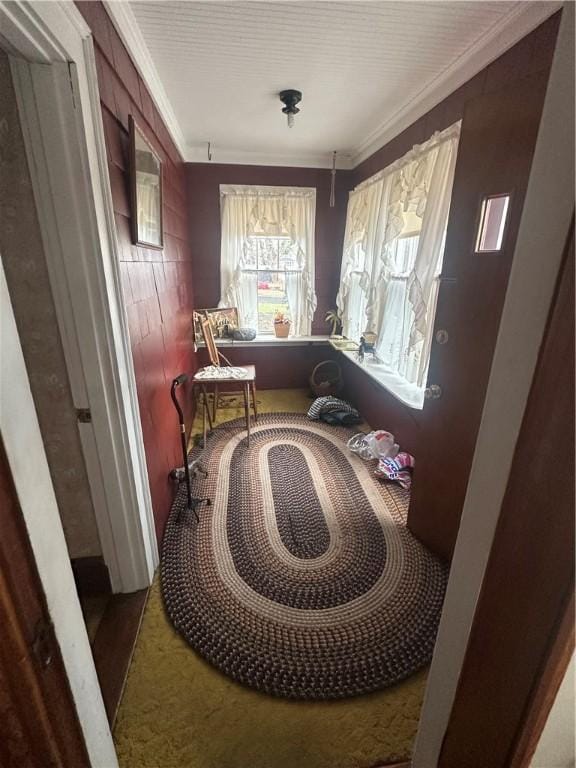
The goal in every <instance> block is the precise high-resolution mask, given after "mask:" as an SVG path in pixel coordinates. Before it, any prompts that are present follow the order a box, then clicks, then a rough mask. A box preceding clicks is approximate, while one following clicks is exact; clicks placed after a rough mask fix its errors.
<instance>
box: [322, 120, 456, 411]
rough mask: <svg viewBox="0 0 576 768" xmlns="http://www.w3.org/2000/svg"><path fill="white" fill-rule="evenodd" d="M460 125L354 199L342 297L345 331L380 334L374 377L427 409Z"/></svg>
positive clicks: (372, 182) (353, 334) (380, 176)
mask: <svg viewBox="0 0 576 768" xmlns="http://www.w3.org/2000/svg"><path fill="white" fill-rule="evenodd" d="M459 133H460V124H459V123H457V124H456V125H454V126H451V127H450V128H448V129H447V130H446V131H444V132H442V133H438V134H435V135H434V136H433V137H432V138H431V139H430V140H429V141H427V142H426V143H425V144H422V145H420V146H416V147H414V148H413V149H412V150H411V151H410V152H408V153H407V155H405V156H404V157H403V158H401V159H400V160H399V161H397V162H396V163H394V164H392V165H391V166H389V167H388V168H385V169H384V170H383V171H382V172H380V173H379V174H376V176H373V177H372V178H370V179H367V180H366V181H365V182H364V183H363V184H361V185H360V186H359V187H357V188H356V189H355V190H353V191H352V192H351V193H350V199H349V202H348V211H347V220H346V234H345V238H344V253H343V257H342V271H341V280H340V291H339V294H338V298H337V304H338V309H339V311H340V316H341V320H342V326H343V332H344V334H345V335H346V336H347V337H348V338H351V339H353V340H355V341H359V339H360V336H362V335H363V334H364V333H365V332H372V333H375V334H376V343H375V353H376V361H375V362H374V363H371V373H372V374H373V375H376V371H377V372H378V373H377V376H376V377H377V378H379V379H380V380H381V381H382V383H383V384H384V385H385V386H386V387H387V388H388V389H390V390H391V391H392V392H393V393H394V394H395V395H396V396H397V397H399V398H400V399H401V400H403V401H404V402H406V403H407V404H409V405H411V406H413V407H417V408H421V407H422V405H423V402H424V388H425V385H426V376H427V373H428V362H429V358H430V346H431V341H432V331H433V326H434V316H435V312H436V298H437V295H438V284H439V277H440V273H441V270H442V259H443V254H444V240H445V234H446V224H447V221H448V211H449V206H450V196H451V192H452V182H453V177H454V166H455V160H456V152H457V147H458V137H459Z"/></svg>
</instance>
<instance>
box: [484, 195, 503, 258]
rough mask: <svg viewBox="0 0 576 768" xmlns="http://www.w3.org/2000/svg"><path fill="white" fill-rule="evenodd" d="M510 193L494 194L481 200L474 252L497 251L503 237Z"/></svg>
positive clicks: (500, 246)
mask: <svg viewBox="0 0 576 768" xmlns="http://www.w3.org/2000/svg"><path fill="white" fill-rule="evenodd" d="M509 203H510V195H495V196H494V197H487V198H485V199H484V200H483V201H482V210H481V213H480V227H479V230H478V237H477V240H476V252H477V253H481V252H482V251H499V250H500V249H501V248H502V241H503V239H504V227H505V225H506V214H507V213H508V205H509Z"/></svg>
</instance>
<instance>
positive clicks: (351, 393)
mask: <svg viewBox="0 0 576 768" xmlns="http://www.w3.org/2000/svg"><path fill="white" fill-rule="evenodd" d="M558 23H559V14H556V15H555V16H553V17H552V18H550V19H549V20H548V21H546V22H544V24H542V25H541V26H540V27H538V28H537V29H536V30H534V32H532V33H531V34H530V35H528V36H527V37H525V38H523V39H522V40H520V42H519V43H517V44H516V45H515V46H514V47H513V48H511V49H510V50H508V51H507V52H506V53H504V54H503V55H502V56H500V57H499V58H498V59H496V60H495V61H494V62H493V63H492V64H490V65H489V66H488V67H486V68H485V69H484V70H482V72H480V73H479V74H477V75H476V76H475V77H473V78H472V79H471V80H469V81H468V82H467V83H465V84H464V85H463V86H461V87H460V88H459V89H458V90H457V91H454V93H452V94H451V95H450V96H448V97H447V98H446V99H444V101H442V102H441V103H440V104H438V105H437V106H436V107H434V109H432V110H430V112H428V113H427V114H425V115H423V116H422V117H421V118H420V119H419V120H417V121H416V122H415V123H413V124H412V125H411V126H409V127H408V128H407V129H406V130H405V131H403V132H402V133H401V134H399V135H398V136H397V137H396V138H394V139H393V140H392V141H390V142H389V143H388V144H386V145H385V146H384V147H382V148H381V149H379V150H378V151H377V152H375V153H374V154H373V155H372V156H371V157H369V158H368V159H367V160H365V161H364V162H363V163H361V164H360V165H359V166H358V167H357V168H356V169H355V170H354V171H353V172H352V186H356V185H357V184H359V183H360V182H361V181H363V180H364V179H366V178H368V177H369V176H371V175H372V174H374V173H376V172H377V171H379V170H381V169H382V168H385V167H386V166H387V165H390V163H392V162H394V161H395V160H397V159H398V158H399V157H402V155H404V154H405V153H406V152H408V150H410V149H411V148H412V147H413V146H414V144H420V143H422V142H424V141H426V140H427V139H428V138H430V136H431V135H432V134H433V133H434V132H435V131H441V130H443V129H445V128H447V127H448V126H450V125H452V124H453V123H455V122H457V121H458V120H461V119H463V118H464V112H465V110H466V106H467V104H469V103H470V102H471V101H472V100H473V99H475V98H476V97H478V96H481V95H483V94H489V93H494V92H495V91H498V90H499V89H501V88H509V87H510V86H511V85H513V84H515V83H518V84H520V83H521V82H522V81H525V80H526V79H527V78H533V77H534V76H535V75H537V74H538V73H542V72H548V71H549V69H550V65H551V63H552V56H553V53H554V46H555V43H556V35H557V32H558ZM509 108H510V109H514V104H513V100H512V101H511V102H510V104H509ZM472 128H473V127H472ZM479 144H481V141H480V142H479ZM460 161H461V157H460V155H459V156H458V161H457V164H456V176H458V175H459V172H460V170H461V168H460ZM477 162H478V163H479V164H481V163H482V162H483V158H482V154H481V153H480V152H479V153H478V156H477ZM460 175H461V174H460ZM456 224H457V222H455V225H456ZM336 271H337V272H339V266H338V267H337V268H336ZM502 279H503V280H504V283H503V286H502V291H505V288H506V282H507V273H506V274H505V275H503V278H502ZM343 367H344V374H345V382H346V395H347V396H348V398H349V399H350V400H351V401H353V402H354V403H356V404H357V405H358V406H359V407H360V408H361V410H362V414H363V416H364V417H365V418H366V419H367V421H368V422H369V423H370V424H372V426H374V427H381V428H385V429H387V430H390V431H391V432H393V433H394V435H395V436H396V438H397V440H398V441H399V442H400V444H401V445H402V447H403V448H405V449H406V450H407V451H409V452H411V453H414V454H416V455H417V454H418V447H419V445H420V441H421V439H422V433H423V428H424V425H425V419H426V410H423V411H417V410H414V409H412V408H409V407H408V406H405V405H403V404H402V403H400V402H399V401H398V400H396V398H394V397H393V396H392V395H390V394H389V393H388V392H387V391H386V390H384V389H383V388H382V387H380V386H379V385H378V384H376V383H375V382H374V381H373V380H371V379H370V378H369V377H368V376H367V375H366V374H365V373H364V372H363V371H362V370H360V369H359V368H358V367H357V366H355V365H354V364H353V363H351V362H349V361H347V360H345V361H344V362H343Z"/></svg>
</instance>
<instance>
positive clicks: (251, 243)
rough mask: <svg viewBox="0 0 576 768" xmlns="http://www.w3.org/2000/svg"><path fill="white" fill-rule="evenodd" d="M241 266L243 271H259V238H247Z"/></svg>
mask: <svg viewBox="0 0 576 768" xmlns="http://www.w3.org/2000/svg"><path fill="white" fill-rule="evenodd" d="M240 266H241V268H242V269H258V238H255V237H247V238H246V241H245V247H244V249H243V252H242V256H241V262H240Z"/></svg>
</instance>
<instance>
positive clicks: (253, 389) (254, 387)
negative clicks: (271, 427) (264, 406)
mask: <svg viewBox="0 0 576 768" xmlns="http://www.w3.org/2000/svg"><path fill="white" fill-rule="evenodd" d="M252 405H253V406H254V421H258V406H257V405H256V382H255V381H253V382H252Z"/></svg>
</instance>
